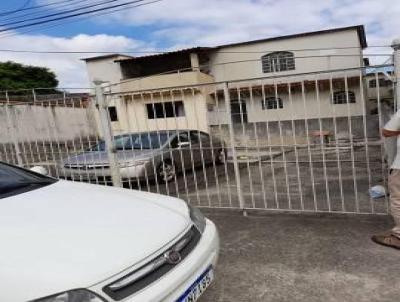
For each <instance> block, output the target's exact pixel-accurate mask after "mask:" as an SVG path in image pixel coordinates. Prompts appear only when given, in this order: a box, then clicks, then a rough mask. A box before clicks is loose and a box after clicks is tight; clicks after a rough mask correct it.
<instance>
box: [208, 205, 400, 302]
mask: <svg viewBox="0 0 400 302" xmlns="http://www.w3.org/2000/svg"><path fill="white" fill-rule="evenodd" d="M207 215H208V216H209V217H210V218H211V219H212V220H213V221H214V222H215V223H216V224H217V226H218V228H219V231H220V235H221V256H220V261H219V265H218V267H217V271H216V272H217V279H216V282H215V283H214V285H213V286H212V287H211V288H210V289H209V290H208V291H207V292H206V293H205V294H204V296H203V297H202V298H201V302H207V301H208V302H223V301H235V302H241V301H262V302H266V301H274V302H278V301H290V302H295V301H307V302H313V301H315V302H320V301H326V302H330V301H354V302H363V301H368V302H373V301H380V302H381V301H393V302H397V301H399V300H400V278H399V268H400V251H397V250H394V249H390V248H386V247H381V246H379V245H376V244H374V243H373V242H371V241H370V239H369V237H370V235H371V234H373V233H375V232H379V231H383V230H385V229H387V228H388V227H389V226H390V225H391V221H390V219H389V217H387V216H339V215H337V216H325V217H324V216H317V215H304V214H301V215H289V214H265V215H263V216H254V215H250V217H242V216H241V215H240V214H235V213H232V212H226V211H223V212H221V211H220V210H219V211H216V210H214V211H213V212H212V213H211V212H207Z"/></svg>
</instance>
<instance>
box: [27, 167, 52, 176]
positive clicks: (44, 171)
mask: <svg viewBox="0 0 400 302" xmlns="http://www.w3.org/2000/svg"><path fill="white" fill-rule="evenodd" d="M29 170H31V171H32V172H35V173H39V174H42V175H49V171H48V170H47V169H46V168H45V167H43V166H34V167H32V168H30V169H29Z"/></svg>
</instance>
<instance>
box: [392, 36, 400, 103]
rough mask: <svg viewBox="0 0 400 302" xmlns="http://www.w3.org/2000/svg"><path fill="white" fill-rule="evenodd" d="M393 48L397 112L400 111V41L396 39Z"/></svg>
mask: <svg viewBox="0 0 400 302" xmlns="http://www.w3.org/2000/svg"><path fill="white" fill-rule="evenodd" d="M392 48H393V64H394V76H395V85H396V91H395V92H396V93H395V100H396V105H397V106H396V110H399V109H400V39H395V40H394V41H393V43H392Z"/></svg>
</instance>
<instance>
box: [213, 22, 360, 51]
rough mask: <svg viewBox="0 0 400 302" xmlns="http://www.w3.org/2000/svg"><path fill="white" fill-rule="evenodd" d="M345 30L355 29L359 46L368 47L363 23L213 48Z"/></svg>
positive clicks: (225, 45)
mask: <svg viewBox="0 0 400 302" xmlns="http://www.w3.org/2000/svg"><path fill="white" fill-rule="evenodd" d="M347 30H357V33H358V38H359V40H360V44H361V47H362V48H363V49H364V48H367V47H368V44H367V38H366V35H365V29H364V25H353V26H347V27H337V28H330V29H324V30H318V31H309V32H303V33H298V34H290V35H285V36H278V37H271V38H265V39H258V40H252V41H245V42H237V43H229V44H223V45H218V46H215V48H216V49H220V48H223V47H231V46H241V45H248V44H253V43H261V42H269V41H277V40H285V39H292V38H298V37H307V36H313V35H320V34H328V33H334V32H341V31H347Z"/></svg>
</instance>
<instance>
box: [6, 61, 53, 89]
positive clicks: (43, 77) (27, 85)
mask: <svg viewBox="0 0 400 302" xmlns="http://www.w3.org/2000/svg"><path fill="white" fill-rule="evenodd" d="M57 85H58V80H57V78H56V75H55V74H54V72H52V71H50V70H49V69H47V68H45V67H36V66H28V65H22V64H19V63H15V62H0V90H17V89H32V88H56V87H57Z"/></svg>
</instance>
